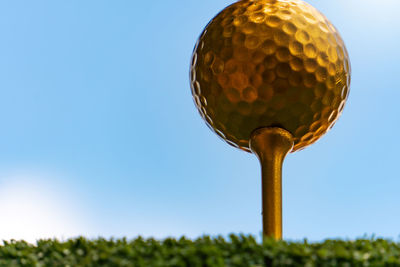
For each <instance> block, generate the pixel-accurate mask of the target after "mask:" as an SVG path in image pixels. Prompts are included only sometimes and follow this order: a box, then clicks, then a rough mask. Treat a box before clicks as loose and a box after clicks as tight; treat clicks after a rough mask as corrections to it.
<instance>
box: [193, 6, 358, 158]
mask: <svg viewBox="0 0 400 267" xmlns="http://www.w3.org/2000/svg"><path fill="white" fill-rule="evenodd" d="M190 76H191V77H190V79H191V88H192V94H193V98H194V101H195V103H196V106H197V108H198V110H199V112H200V114H201V116H202V117H203V119H204V120H205V121H206V123H207V125H208V126H209V127H210V128H211V129H212V130H213V131H215V132H216V133H217V134H218V135H219V136H220V137H222V138H223V139H224V140H225V141H226V142H228V143H229V144H231V145H233V146H235V147H238V148H240V149H243V150H245V151H249V152H250V149H249V139H250V136H251V134H252V132H253V131H254V130H255V129H258V128H261V127H281V128H283V129H285V130H287V131H289V132H290V133H291V134H292V135H293V138H294V148H293V150H292V151H296V150H299V149H302V148H304V147H306V146H308V145H310V144H312V143H314V142H315V141H316V140H318V139H319V138H320V137H321V136H322V135H324V134H325V133H326V132H327V131H328V130H329V129H330V128H331V127H332V126H333V125H334V123H335V122H336V120H337V119H338V117H339V116H340V114H341V113H342V111H343V108H344V105H345V102H346V99H347V96H348V94H349V85H350V63H349V58H348V53H347V51H346V48H345V45H344V43H343V41H342V38H341V37H340V35H339V33H338V31H337V30H336V28H335V27H334V26H333V25H332V24H331V23H330V22H329V21H328V20H327V19H326V17H325V16H324V15H322V14H321V13H320V12H319V11H317V10H316V9H315V8H313V7H312V6H310V5H309V4H307V3H305V2H303V1H301V0H241V1H238V2H236V3H234V4H232V5H231V6H229V7H227V8H225V9H224V10H223V11H221V12H220V13H219V14H218V15H217V16H216V17H215V18H214V19H212V20H211V22H210V23H209V24H208V25H207V27H206V28H205V29H204V31H203V33H202V34H201V35H200V37H199V40H198V42H197V44H196V46H195V49H194V52H193V57H192V63H191V75H190Z"/></svg>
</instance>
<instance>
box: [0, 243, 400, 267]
mask: <svg viewBox="0 0 400 267" xmlns="http://www.w3.org/2000/svg"><path fill="white" fill-rule="evenodd" d="M0 266H1V267H3V266H7V267H10V266H138V267H141V266H146V267H152V266H190V267H192V266H193V267H197V266H199V267H200V266H202V267H203V266H240V267H243V266H253V267H256V266H257V267H258V266H374V267H375V266H400V243H398V242H397V243H396V242H393V241H389V240H384V239H359V240H354V241H342V240H327V241H324V242H321V243H308V242H307V241H302V242H287V241H275V240H272V239H267V240H265V242H264V243H263V244H261V243H260V242H257V240H256V238H254V237H253V236H244V235H230V236H229V238H227V239H225V238H223V237H214V238H211V237H208V236H204V237H201V238H198V239H196V240H190V239H187V238H184V237H182V238H180V239H172V238H167V239H164V240H156V239H143V238H141V237H138V238H136V239H134V240H127V239H111V240H106V239H102V238H100V239H95V240H89V239H85V238H83V237H80V238H76V239H70V240H67V241H63V242H61V241H58V240H41V241H38V242H37V243H36V245H33V244H29V243H27V242H25V241H9V242H6V241H4V242H3V244H2V245H1V246H0Z"/></svg>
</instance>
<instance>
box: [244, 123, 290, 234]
mask: <svg viewBox="0 0 400 267" xmlns="http://www.w3.org/2000/svg"><path fill="white" fill-rule="evenodd" d="M250 148H251V151H252V152H253V153H254V154H256V155H257V157H258V159H259V160H260V164H261V171H262V210H263V211H262V215H263V233H264V235H265V236H269V237H273V238H275V239H281V238H282V164H283V160H284V159H285V156H286V155H287V154H288V153H289V152H290V151H291V150H292V148H293V136H292V135H291V134H290V133H289V132H288V131H286V130H283V129H282V128H260V129H257V130H256V131H254V132H253V134H252V135H251V138H250Z"/></svg>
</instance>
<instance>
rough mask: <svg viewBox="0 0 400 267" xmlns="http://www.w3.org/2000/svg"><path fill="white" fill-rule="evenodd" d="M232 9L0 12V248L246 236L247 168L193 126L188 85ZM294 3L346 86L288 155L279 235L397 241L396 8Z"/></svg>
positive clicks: (254, 222) (239, 155)
mask: <svg viewBox="0 0 400 267" xmlns="http://www.w3.org/2000/svg"><path fill="white" fill-rule="evenodd" d="M232 2H233V1H227V0H202V1H194V0H185V1H182V0H169V1H161V0H156V1H152V2H148V1H136V0H134V1H128V0H126V1H123V0H119V1H105V0H96V1H95V0H87V1H78V0H71V1H50V0H47V1H45V0H35V1H22V0H18V1H1V2H0V33H1V35H0V36H1V40H2V41H1V42H0V88H1V89H0V125H1V131H0V218H1V219H0V239H10V238H17V239H19V238H24V239H27V240H35V239H36V238H42V237H53V236H55V237H59V238H68V237H73V236H77V235H84V236H87V237H97V236H104V237H111V236H113V237H122V236H127V237H129V238H133V237H136V236H137V235H143V236H146V237H150V236H154V237H157V238H163V237H166V236H175V237H179V236H181V235H187V236H189V237H197V236H200V235H203V234H210V235H218V234H222V235H226V234H228V233H245V234H254V235H257V236H259V235H260V233H261V215H260V213H261V189H260V187H261V184H260V169H259V165H258V161H257V159H256V157H255V156H254V155H252V154H248V153H245V152H242V151H239V150H236V149H234V148H233V147H230V146H228V145H226V144H225V143H224V142H222V141H221V140H220V139H219V138H217V136H216V135H215V134H213V133H212V132H211V131H210V130H209V129H208V128H207V127H206V125H205V123H204V122H203V121H202V119H201V117H200V116H199V115H198V113H197V110H196V108H195V106H194V104H193V101H192V98H191V93H190V87H189V80H188V77H189V62H190V56H191V53H192V50H193V46H194V44H195V42H196V40H197V37H198V35H199V34H200V33H201V31H202V29H203V27H204V26H205V25H206V24H207V22H208V21H209V20H210V19H211V18H212V17H213V16H215V15H216V14H217V13H218V12H219V11H220V10H221V9H222V8H224V7H225V6H227V5H228V4H230V3H232ZM309 3H310V4H312V5H314V6H315V7H316V8H318V9H319V10H320V11H322V12H323V13H324V14H325V15H326V16H327V17H328V18H329V19H330V20H331V21H332V23H333V24H334V25H335V26H336V27H337V28H338V29H339V31H340V32H341V34H342V37H343V39H344V40H345V43H346V45H347V48H348V50H349V54H350V59H351V63H352V74H353V75H352V85H351V91H350V96H349V100H348V103H347V106H346V108H345V110H344V113H343V115H342V117H341V118H340V120H339V121H338V123H337V124H336V125H335V127H334V128H333V129H332V130H331V131H330V132H329V133H328V134H327V135H326V136H324V137H323V138H322V139H321V140H320V141H318V142H317V143H316V144H314V145H313V146H311V147H309V148H307V149H306V150H304V151H301V152H298V153H295V154H291V155H289V156H288V157H287V160H286V162H285V166H284V179H283V204H284V208H283V212H284V213H283V215H284V225H283V227H284V237H285V238H286V239H292V240H298V239H303V238H308V239H310V240H323V239H325V238H335V237H339V238H356V237H361V236H363V235H365V234H366V235H368V236H370V235H373V234H375V235H376V236H382V237H387V238H392V239H398V237H399V235H400V230H399V227H398V225H399V224H400V194H399V188H400V179H399V178H400V175H399V171H398V168H397V167H398V151H399V148H400V145H399V144H398V141H397V140H398V132H399V130H400V118H399V115H400V106H399V105H398V101H399V99H400V90H399V88H400V80H399V76H400V70H399V67H398V63H399V62H400V53H399V47H400V39H399V36H400V28H399V27H398V25H400V17H399V16H398V15H397V14H396V11H397V10H399V9H400V2H399V1H396V0H381V1H379V2H377V1H373V0H337V1H317V0H313V1H309Z"/></svg>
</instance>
